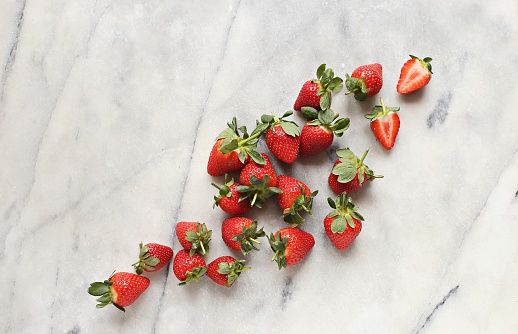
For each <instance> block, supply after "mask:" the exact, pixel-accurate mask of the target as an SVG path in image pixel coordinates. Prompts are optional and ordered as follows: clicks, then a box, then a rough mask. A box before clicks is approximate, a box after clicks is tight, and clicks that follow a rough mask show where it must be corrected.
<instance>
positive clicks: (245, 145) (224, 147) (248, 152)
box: [216, 117, 266, 165]
mask: <svg viewBox="0 0 518 334" xmlns="http://www.w3.org/2000/svg"><path fill="white" fill-rule="evenodd" d="M227 125H228V128H227V129H225V130H223V131H222V132H221V133H220V134H219V135H218V136H217V137H216V140H219V139H223V142H222V143H221V145H220V146H219V150H220V152H221V153H223V154H226V153H230V152H232V151H234V150H238V151H239V153H238V157H239V161H241V162H242V163H245V160H246V158H247V156H250V158H252V160H254V161H255V162H257V163H258V164H260V165H264V163H265V161H264V158H263V157H262V156H261V154H260V153H259V152H257V151H256V148H257V142H258V140H259V138H260V137H261V136H262V135H263V133H264V132H265V131H266V128H264V127H257V128H256V129H254V131H253V132H252V133H251V134H250V135H249V134H248V132H247V129H246V126H241V127H238V126H237V121H236V118H235V117H234V118H232V122H230V123H227ZM240 133H241V135H240Z"/></svg>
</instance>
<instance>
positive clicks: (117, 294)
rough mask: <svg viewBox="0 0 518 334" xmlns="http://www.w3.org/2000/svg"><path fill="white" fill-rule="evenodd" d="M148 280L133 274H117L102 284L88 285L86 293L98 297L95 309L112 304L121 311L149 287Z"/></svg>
mask: <svg viewBox="0 0 518 334" xmlns="http://www.w3.org/2000/svg"><path fill="white" fill-rule="evenodd" d="M149 283H150V281H149V278H147V277H144V276H140V275H136V274H133V273H126V272H118V273H115V274H113V275H111V276H110V278H108V279H107V280H105V281H103V282H94V283H92V284H90V287H89V288H88V293H89V294H91V295H92V296H96V297H99V298H97V301H98V302H99V304H97V305H96V307H97V308H103V307H105V306H106V305H109V304H113V305H114V306H115V307H117V308H118V309H119V310H121V311H125V309H124V307H126V306H129V305H131V304H133V302H135V300H137V298H138V297H140V295H141V294H142V293H143V292H144V291H145V290H146V289H147V287H148V286H149Z"/></svg>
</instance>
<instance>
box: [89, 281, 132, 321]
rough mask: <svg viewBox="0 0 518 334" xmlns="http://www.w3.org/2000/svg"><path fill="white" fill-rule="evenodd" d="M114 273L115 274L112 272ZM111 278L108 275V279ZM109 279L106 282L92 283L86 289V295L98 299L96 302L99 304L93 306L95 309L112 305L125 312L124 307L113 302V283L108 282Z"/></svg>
mask: <svg viewBox="0 0 518 334" xmlns="http://www.w3.org/2000/svg"><path fill="white" fill-rule="evenodd" d="M114 273H115V272H114ZM112 276H113V273H112V275H110V278H111V277H112ZM110 278H108V279H107V280H104V281H103V282H94V283H91V284H90V287H89V288H88V293H89V294H90V295H92V296H96V297H99V298H97V301H98V302H99V304H97V305H95V307H96V308H103V307H105V306H106V305H110V304H113V306H115V307H116V308H118V309H119V310H121V311H122V312H126V310H125V309H124V307H122V306H120V305H117V304H116V303H114V302H113V298H114V296H113V294H112V289H111V286H112V285H113V282H111V281H110Z"/></svg>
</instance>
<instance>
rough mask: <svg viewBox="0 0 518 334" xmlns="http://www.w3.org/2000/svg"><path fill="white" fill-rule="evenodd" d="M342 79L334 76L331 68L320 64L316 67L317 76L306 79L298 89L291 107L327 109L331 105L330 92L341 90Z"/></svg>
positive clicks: (298, 108) (297, 108)
mask: <svg viewBox="0 0 518 334" xmlns="http://www.w3.org/2000/svg"><path fill="white" fill-rule="evenodd" d="M342 87H343V80H342V79H341V78H339V77H335V74H334V72H333V70H332V69H330V68H327V69H326V64H322V65H320V66H319V67H318V69H317V78H316V79H312V80H308V81H306V82H305V83H304V84H303V85H302V88H301V89H300V92H299V95H298V96H297V99H296V100H295V104H294V105H293V109H295V110H297V111H300V110H301V108H302V107H313V108H315V109H318V110H320V109H327V108H329V107H330V106H331V93H336V92H339V91H340V90H342Z"/></svg>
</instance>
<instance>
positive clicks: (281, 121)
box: [258, 110, 300, 137]
mask: <svg viewBox="0 0 518 334" xmlns="http://www.w3.org/2000/svg"><path fill="white" fill-rule="evenodd" d="M292 114H293V111H291V110H288V111H286V112H285V113H284V114H283V115H282V116H281V117H279V118H277V117H275V115H274V114H273V113H272V114H271V115H267V114H265V115H262V116H261V122H262V123H259V125H258V128H259V129H260V130H261V129H262V128H261V126H262V127H266V130H268V129H269V128H271V129H272V131H275V126H276V125H280V126H281V128H282V129H283V130H284V132H286V134H287V135H288V136H291V137H297V136H298V135H300V129H299V126H298V125H297V123H295V122H293V121H286V120H285V118H286V117H289V116H291V115H292ZM266 130H265V131H266Z"/></svg>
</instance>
